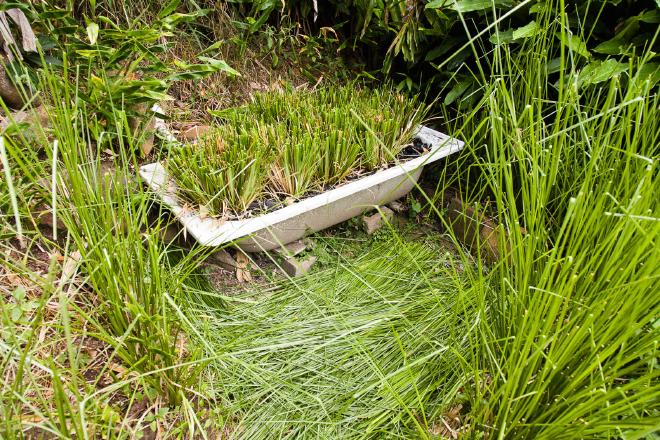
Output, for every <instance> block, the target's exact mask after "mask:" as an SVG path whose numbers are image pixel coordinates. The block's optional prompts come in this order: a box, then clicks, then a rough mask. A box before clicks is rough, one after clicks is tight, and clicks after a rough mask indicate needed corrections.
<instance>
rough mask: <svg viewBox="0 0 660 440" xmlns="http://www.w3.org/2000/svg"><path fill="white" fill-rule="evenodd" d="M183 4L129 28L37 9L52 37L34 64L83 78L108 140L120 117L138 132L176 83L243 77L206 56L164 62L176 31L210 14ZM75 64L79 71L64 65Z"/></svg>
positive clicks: (83, 91) (83, 93)
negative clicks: (192, 60) (183, 9)
mask: <svg viewBox="0 0 660 440" xmlns="http://www.w3.org/2000/svg"><path fill="white" fill-rule="evenodd" d="M178 3H179V2H172V4H170V5H166V6H165V7H164V9H163V10H162V11H161V13H160V14H158V16H157V17H156V18H154V21H153V22H150V23H146V22H144V21H143V19H142V17H140V16H138V17H137V18H135V19H133V20H131V21H130V22H129V23H128V24H127V25H123V24H122V22H120V21H119V20H117V19H114V18H113V17H112V16H105V15H95V16H94V17H93V19H90V18H87V17H86V18H85V23H86V24H85V25H83V24H82V23H81V22H80V21H79V19H77V18H76V17H75V16H74V15H73V14H72V12H71V11H70V10H67V9H60V8H56V7H50V6H48V5H36V6H35V10H36V11H35V15H36V17H37V19H38V23H39V24H40V27H41V30H42V32H44V33H47V36H45V37H44V38H42V47H43V48H44V50H46V54H47V55H46V56H42V57H41V58H39V57H33V58H34V59H33V61H35V62H38V63H40V64H42V63H46V64H48V65H50V67H51V68H52V69H58V68H62V74H63V75H64V76H65V77H68V76H70V75H74V76H76V77H77V78H79V79H80V80H82V81H81V82H79V83H78V84H77V87H78V90H77V98H78V99H81V100H83V101H85V102H86V104H87V108H88V109H89V110H90V111H91V112H92V114H94V116H95V117H96V118H97V119H98V121H100V123H101V128H102V132H103V133H105V136H106V138H108V139H112V138H113V136H112V135H116V134H117V133H113V132H112V130H107V128H108V127H110V126H111V125H112V122H111V121H114V120H116V119H119V120H121V119H127V120H128V121H129V122H130V125H131V128H132V131H133V132H136V133H137V128H138V127H137V126H138V125H139V122H140V121H142V120H143V119H145V118H146V119H147V120H148V118H149V117H150V116H151V107H152V105H153V104H154V103H157V102H160V101H165V100H169V99H172V98H171V97H170V96H169V95H168V94H167V92H168V89H169V88H170V86H171V85H172V84H173V83H174V82H175V81H180V80H190V79H200V78H203V77H205V76H208V75H211V74H213V73H216V72H226V73H227V74H229V75H234V76H236V75H238V74H239V73H238V72H237V71H235V70H234V69H232V68H231V67H230V66H229V65H228V64H227V63H226V62H225V61H222V60H217V59H212V58H208V57H205V56H203V55H201V54H200V55H199V57H198V59H199V63H197V64H189V63H184V62H181V61H179V62H176V63H175V65H174V66H172V65H167V64H165V63H164V62H163V61H162V58H163V54H164V53H165V51H166V50H167V48H168V40H169V39H171V37H173V35H174V34H173V31H174V30H175V28H176V27H177V26H179V25H181V24H182V23H188V22H190V21H193V20H197V19H199V18H200V17H202V16H204V14H205V13H206V12H207V11H206V10H203V9H199V10H197V11H196V12H194V13H180V12H175V11H176V6H177V4H178ZM72 65H73V66H76V71H75V72H71V71H69V70H68V68H65V67H64V66H72ZM63 80H64V81H66V80H68V78H66V79H63ZM92 134H93V136H94V138H95V139H96V140H98V141H101V140H102V138H103V137H102V136H101V133H92ZM108 135H110V136H109V137H108Z"/></svg>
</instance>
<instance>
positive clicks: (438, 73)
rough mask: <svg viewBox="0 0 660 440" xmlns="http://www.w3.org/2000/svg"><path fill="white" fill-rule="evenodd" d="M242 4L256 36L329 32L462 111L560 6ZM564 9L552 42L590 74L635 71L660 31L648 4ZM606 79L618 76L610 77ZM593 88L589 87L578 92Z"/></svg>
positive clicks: (503, 2) (445, 0) (483, 0)
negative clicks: (497, 53)
mask: <svg viewBox="0 0 660 440" xmlns="http://www.w3.org/2000/svg"><path fill="white" fill-rule="evenodd" d="M241 3H248V4H251V5H252V9H251V10H250V13H251V14H252V15H253V16H254V17H255V19H254V20H252V21H250V29H252V30H253V31H254V30H256V29H258V28H259V27H260V26H262V25H263V23H265V22H266V21H267V19H268V17H270V16H274V15H278V14H282V15H290V16H293V17H297V18H298V19H299V20H300V21H303V22H305V23H307V24H308V25H310V26H311V25H313V24H316V25H318V26H326V27H328V26H332V27H333V28H334V30H336V31H337V32H339V34H340V35H341V37H340V38H341V40H342V41H343V44H342V47H345V48H353V49H356V50H358V51H359V52H360V53H361V54H362V56H363V57H365V58H368V59H370V60H371V66H372V67H373V68H374V69H381V70H382V71H383V72H384V73H386V74H389V75H392V76H393V77H394V78H403V79H400V84H399V88H400V89H401V90H404V89H405V90H410V91H414V90H419V88H420V87H422V88H427V87H431V86H434V87H435V91H438V92H440V93H442V94H443V95H444V96H446V100H445V103H446V104H451V103H455V104H456V103H458V104H460V105H462V106H463V108H465V109H469V108H470V107H472V106H474V105H475V104H477V102H478V100H479V98H480V96H479V92H478V91H479V89H480V84H482V83H483V82H484V81H486V80H487V78H488V74H489V72H490V71H491V70H492V69H493V67H494V66H491V65H489V63H488V62H487V60H488V58H487V57H485V58H484V57H483V55H484V54H488V53H490V52H491V51H492V50H493V49H494V48H495V47H497V46H499V45H506V46H507V48H508V49H509V50H514V51H516V50H519V49H521V48H522V47H523V43H524V42H525V41H526V40H527V39H530V38H534V37H535V36H536V35H538V34H539V33H541V32H543V29H542V26H540V24H539V23H543V22H545V16H546V14H548V13H550V12H552V11H554V10H555V4H554V3H553V2H552V1H545V0H535V1H532V0H527V1H521V0H422V1H416V2H405V1H400V0H384V1H379V2H374V1H368V0H332V1H329V2H319V3H318V8H319V11H318V14H315V13H314V8H313V7H311V4H310V2H296V1H290V2H280V1H274V0H249V1H248V0H244V1H242V2H241ZM565 9H566V12H567V13H568V14H569V15H570V19H569V20H567V21H566V22H565V26H566V29H565V30H566V32H563V33H559V32H558V33H556V34H555V38H556V39H557V40H558V41H562V42H563V43H564V45H565V46H566V48H567V49H568V50H570V51H572V52H573V53H574V54H575V55H579V56H580V57H581V58H582V59H580V60H579V62H578V63H577V67H583V66H586V67H588V66H589V65H590V64H591V63H594V64H596V65H595V66H593V67H591V69H597V68H598V63H599V62H600V61H603V60H604V59H605V57H606V56H608V55H610V56H617V57H619V58H620V60H619V61H621V62H622V63H623V64H628V62H629V61H630V62H633V63H637V62H638V61H639V54H640V53H641V52H642V51H643V50H644V49H648V48H649V47H648V45H649V44H650V42H651V40H652V39H653V35H654V31H655V29H656V28H657V24H658V23H660V9H658V6H657V4H656V2H654V1H650V0H645V1H639V2H634V4H630V3H629V2H620V1H616V0H593V1H585V2H576V3H575V4H566V5H565ZM314 16H317V20H316V21H314ZM257 17H258V18H257ZM326 17H332V18H331V20H332V21H330V22H329V21H328V18H326ZM494 17H497V23H495V22H494ZM384 47H387V50H386V51H383V48H384ZM553 48H554V52H553V53H552V56H551V57H550V58H549V60H548V64H547V65H548V67H549V68H550V67H551V66H553V65H556V63H555V64H553V61H554V60H555V59H556V58H557V57H559V51H560V48H559V46H558V45H553ZM377 54H380V56H376V55H377ZM601 74H602V75H604V76H605V75H608V74H609V77H608V78H611V77H612V76H613V75H614V73H613V72H609V73H607V72H606V70H605V69H603V70H601ZM591 84H592V83H591V82H589V81H585V82H582V83H581V86H583V87H586V86H589V85H591Z"/></svg>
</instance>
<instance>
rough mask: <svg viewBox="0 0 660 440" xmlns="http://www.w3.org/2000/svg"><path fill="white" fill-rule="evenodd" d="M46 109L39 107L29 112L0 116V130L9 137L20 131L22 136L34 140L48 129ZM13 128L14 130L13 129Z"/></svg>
mask: <svg viewBox="0 0 660 440" xmlns="http://www.w3.org/2000/svg"><path fill="white" fill-rule="evenodd" d="M50 125H51V124H50V117H49V115H48V109H46V107H45V106H44V105H40V106H38V107H36V108H34V109H30V110H18V111H15V112H11V114H10V115H9V116H4V115H3V116H0V129H1V130H2V131H5V132H6V134H8V135H10V134H11V133H12V132H14V131H21V132H22V134H23V136H25V137H26V138H28V139H34V138H35V137H36V136H38V135H41V134H42V133H43V131H42V130H46V129H48V128H49V127H50ZM14 127H15V128H14Z"/></svg>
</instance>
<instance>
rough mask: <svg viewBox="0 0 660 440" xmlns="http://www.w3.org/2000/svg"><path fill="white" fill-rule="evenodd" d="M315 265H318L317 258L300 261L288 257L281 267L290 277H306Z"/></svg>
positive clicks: (312, 257)
mask: <svg viewBox="0 0 660 440" xmlns="http://www.w3.org/2000/svg"><path fill="white" fill-rule="evenodd" d="M314 263H316V257H315V256H311V257H309V258H307V259H306V260H303V261H298V259H296V257H288V258H285V259H284V260H283V261H282V264H281V267H282V270H283V271H284V273H285V274H287V275H289V276H290V277H299V276H302V275H306V274H307V273H308V272H309V270H310V269H311V268H312V265H313V264H314Z"/></svg>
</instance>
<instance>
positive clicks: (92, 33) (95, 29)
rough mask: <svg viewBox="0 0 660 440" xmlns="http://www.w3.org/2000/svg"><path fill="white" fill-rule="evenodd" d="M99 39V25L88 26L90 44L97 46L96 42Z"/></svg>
mask: <svg viewBox="0 0 660 440" xmlns="http://www.w3.org/2000/svg"><path fill="white" fill-rule="evenodd" d="M98 38H99V25H98V24H96V23H90V24H88V25H87V39H88V40H89V44H96V41H97V40H98Z"/></svg>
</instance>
